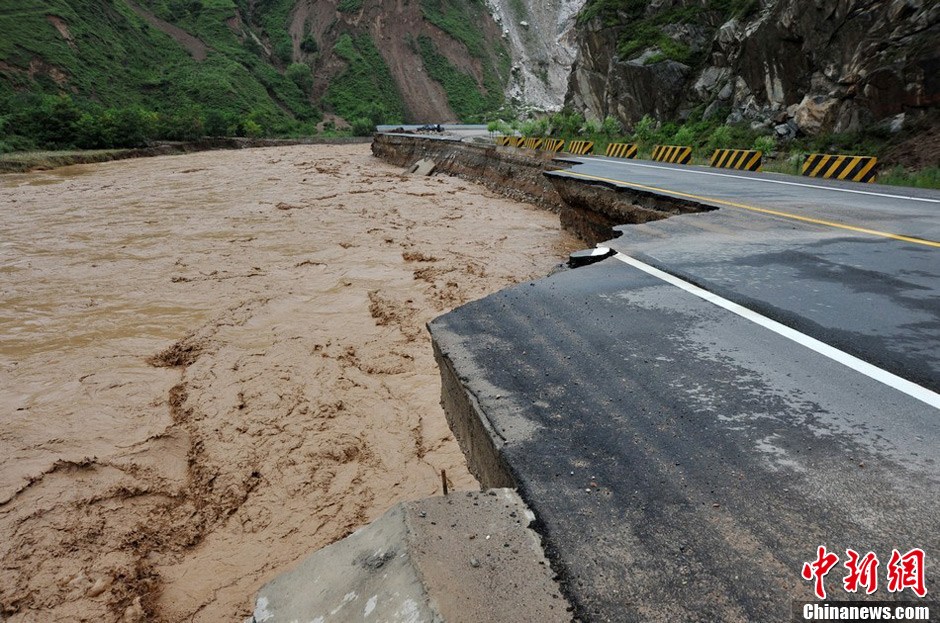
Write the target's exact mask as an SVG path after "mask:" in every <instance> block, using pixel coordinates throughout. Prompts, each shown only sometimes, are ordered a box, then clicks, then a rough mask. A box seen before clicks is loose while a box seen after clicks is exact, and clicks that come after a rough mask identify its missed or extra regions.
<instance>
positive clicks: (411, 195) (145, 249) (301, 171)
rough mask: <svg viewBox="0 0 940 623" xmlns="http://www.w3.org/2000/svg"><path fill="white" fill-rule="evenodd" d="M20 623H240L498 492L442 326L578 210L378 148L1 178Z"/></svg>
mask: <svg viewBox="0 0 940 623" xmlns="http://www.w3.org/2000/svg"><path fill="white" fill-rule="evenodd" d="M0 198H2V203H3V204H4V205H5V206H8V208H7V209H6V210H4V211H3V212H2V213H0V232H2V240H3V246H0V260H2V261H0V293H2V297H0V335H2V336H3V340H2V342H0V413H2V422H3V424H2V427H0V536H2V538H0V618H4V620H5V621H7V622H8V623H14V622H16V623H19V622H23V621H127V622H132V621H158V622H159V621H173V622H176V621H206V622H208V621H213V622H214V621H237V620H241V618H242V617H244V616H247V615H248V614H249V611H250V606H251V603H252V597H253V595H254V593H255V591H256V590H257V589H258V587H259V586H261V585H262V584H263V583H264V582H266V581H268V580H269V579H271V578H272V577H273V576H275V575H277V574H278V573H279V572H281V571H283V570H285V569H287V568H289V567H290V566H291V565H292V564H294V563H296V562H298V561H299V560H301V559H302V558H304V557H305V556H307V555H308V554H309V553H310V552H312V551H314V550H316V549H319V548H320V547H323V546H324V545H327V544H329V543H331V542H333V541H335V540H337V539H339V538H341V537H343V536H344V535H346V534H348V533H350V532H351V531H352V530H355V529H356V528H358V527H360V526H362V525H364V524H365V523H367V522H369V521H371V520H372V519H374V518H376V517H378V516H379V515H381V514H382V513H383V512H384V511H385V510H386V509H388V508H389V507H390V506H391V505H393V504H394V503H396V502H398V501H400V500H406V499H416V498H420V497H424V496H428V495H432V494H435V493H437V492H439V489H440V470H442V469H445V470H446V471H447V474H448V476H449V478H450V480H451V484H452V485H453V487H454V488H456V489H471V488H475V487H476V486H477V485H476V483H475V481H474V480H473V478H472V476H471V475H470V474H469V473H468V472H467V470H466V466H465V463H464V460H463V456H462V455H461V453H460V450H459V448H458V446H457V443H456V441H455V440H454V439H453V437H452V435H451V433H450V431H449V430H448V428H447V425H446V422H445V419H444V415H443V412H442V411H441V408H440V406H439V399H440V379H439V375H438V371H437V368H436V366H435V364H434V360H433V356H432V352H431V347H430V342H429V339H428V337H427V333H426V330H425V328H424V324H425V322H427V321H428V320H429V319H431V318H433V317H435V316H437V315H438V314H441V313H443V312H445V311H447V310H449V309H451V308H452V307H454V306H456V305H459V304H461V303H463V302H466V301H469V300H472V299H475V298H478V297H481V296H484V295H485V294H487V293H489V292H493V291H495V290H498V289H500V288H503V287H505V286H507V285H509V284H512V283H515V282H518V281H522V280H525V279H527V278H530V277H534V276H540V275H543V274H545V273H546V272H548V271H549V270H550V269H551V268H552V266H554V265H555V264H556V263H557V262H559V261H560V260H561V258H562V257H564V255H565V254H566V253H567V252H569V251H570V250H572V249H573V248H578V247H580V244H579V243H578V242H577V241H576V240H575V239H574V238H572V237H571V236H570V235H568V234H566V233H564V232H562V231H560V230H559V228H558V222H557V216H554V215H552V214H550V213H547V212H544V211H540V210H537V209H535V208H532V207H531V206H527V205H525V204H519V203H514V202H511V201H508V200H506V199H502V198H498V197H496V196H495V195H493V194H491V193H490V192H489V191H487V190H486V189H484V188H483V187H481V186H476V185H473V184H471V183H469V182H466V181H463V180H460V179H456V178H449V177H431V178H417V177H405V176H403V175H402V174H401V170H400V169H398V168H395V167H392V166H389V165H387V164H384V163H382V162H381V161H379V160H377V159H375V158H373V157H372V156H371V155H369V147H368V145H352V146H296V147H272V148H263V149H252V150H240V151H226V152H220V151H214V152H201V153H196V154H189V155H182V156H168V157H159V158H150V159H145V160H128V161H120V162H112V163H107V164H101V165H80V166H74V167H68V168H64V169H58V170H55V171H49V172H41V173H31V174H23V175H20V174H17V175H5V176H0Z"/></svg>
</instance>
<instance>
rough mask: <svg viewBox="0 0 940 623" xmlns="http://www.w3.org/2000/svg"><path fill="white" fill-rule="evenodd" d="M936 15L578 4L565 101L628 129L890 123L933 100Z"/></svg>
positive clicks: (938, 7)
mask: <svg viewBox="0 0 940 623" xmlns="http://www.w3.org/2000/svg"><path fill="white" fill-rule="evenodd" d="M938 22H940V4H938V3H937V2H935V1H932V0H831V1H827V2H821V1H817V0H653V1H652V2H646V1H640V0H588V3H587V5H586V6H585V8H584V10H583V11H582V13H581V14H580V16H579V32H578V38H577V44H578V58H577V60H576V61H575V64H574V68H573V71H572V74H571V78H570V82H569V89H568V94H567V97H566V103H567V104H568V105H569V106H571V107H572V108H574V109H577V110H583V111H585V112H586V114H587V116H588V117H589V118H596V119H602V118H604V117H605V116H606V115H613V116H615V117H617V118H618V119H619V120H620V121H622V122H623V123H625V124H626V125H628V126H632V125H633V124H634V123H636V122H637V121H638V120H639V119H640V118H641V117H643V116H644V115H647V114H649V115H651V116H654V117H657V118H660V119H665V120H675V119H684V118H687V117H688V116H689V115H690V114H695V113H698V114H701V115H703V116H704V117H705V118H706V119H708V118H712V119H716V120H722V121H723V120H727V121H729V122H741V121H744V122H750V123H752V124H755V126H763V127H766V128H771V127H772V128H773V129H774V131H775V132H776V133H777V135H778V136H780V137H790V136H793V135H794V134H796V133H797V132H801V133H805V134H810V135H812V134H817V133H820V132H853V131H858V130H861V129H863V128H866V127H869V126H871V125H872V124H873V123H878V122H884V125H885V127H892V126H893V129H895V130H896V129H898V128H900V127H902V126H904V125H905V124H907V125H910V124H911V123H913V122H916V121H917V120H918V119H920V118H922V117H924V116H925V115H928V114H929V113H930V111H931V110H932V109H933V110H935V109H936V107H937V105H938V104H940V79H938V76H940V47H938V46H937V41H938V40H940V25H938Z"/></svg>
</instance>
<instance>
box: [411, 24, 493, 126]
mask: <svg viewBox="0 0 940 623" xmlns="http://www.w3.org/2000/svg"><path fill="white" fill-rule="evenodd" d="M418 50H419V52H420V54H421V60H422V62H423V63H424V67H425V69H427V70H428V75H429V76H431V78H433V79H434V80H435V81H437V82H439V83H440V84H441V86H443V87H444V92H445V93H447V102H448V104H450V108H451V110H453V111H454V112H455V113H456V114H457V116H458V117H459V118H460V119H461V120H465V121H469V120H476V119H479V118H480V117H481V116H482V115H483V114H484V113H486V112H488V111H491V110H495V109H497V108H499V105H500V103H501V100H502V94H501V93H500V94H498V95H499V98H498V99H497V98H495V97H491V98H489V99H488V98H487V96H484V95H483V94H481V93H480V91H479V89H478V88H477V83H476V80H474V79H473V76H471V75H469V74H465V73H463V72H462V71H460V70H459V69H457V68H456V67H454V66H453V65H452V64H451V62H450V61H449V60H447V58H446V57H445V56H443V55H442V54H440V53H439V52H438V51H437V47H436V46H435V45H434V42H433V41H432V40H431V39H430V38H428V37H425V36H424V35H421V36H420V37H418Z"/></svg>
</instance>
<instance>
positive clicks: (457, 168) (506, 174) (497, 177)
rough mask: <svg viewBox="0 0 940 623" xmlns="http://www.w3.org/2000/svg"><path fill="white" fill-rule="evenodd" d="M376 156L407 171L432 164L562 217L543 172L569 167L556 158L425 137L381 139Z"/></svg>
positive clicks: (374, 148) (388, 136)
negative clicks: (425, 161) (425, 162)
mask: <svg viewBox="0 0 940 623" xmlns="http://www.w3.org/2000/svg"><path fill="white" fill-rule="evenodd" d="M372 153H373V154H374V155H375V156H376V157H378V158H381V159H383V160H385V161H386V162H389V163H391V164H394V165H397V166H400V167H408V166H410V165H412V164H414V163H415V162H417V161H418V160H420V159H428V160H433V161H434V163H435V164H436V167H435V171H437V172H441V173H447V174H448V175H456V176H457V177H460V178H463V179H467V180H472V181H476V182H480V183H482V184H483V185H485V186H486V187H487V188H489V189H490V190H492V191H494V192H497V193H499V194H501V195H503V196H504V197H509V198H510V199H517V200H520V201H526V202H528V203H534V204H535V205H538V206H540V207H542V208H546V209H548V210H551V211H553V212H558V211H560V210H561V208H562V203H561V197H559V196H558V193H557V192H555V190H554V188H553V187H552V184H551V182H549V181H548V179H546V178H545V176H544V175H543V173H544V172H545V171H554V170H557V169H562V168H565V167H566V166H568V165H567V164H565V163H562V162H556V161H554V160H553V157H552V156H553V154H550V153H548V152H541V151H531V150H521V149H513V150H509V149H500V148H497V147H496V146H495V145H480V144H474V143H463V142H460V141H456V140H453V141H451V140H441V139H437V138H427V137H423V136H417V135H414V136H408V135H401V134H378V135H376V137H375V139H374V140H373V141H372Z"/></svg>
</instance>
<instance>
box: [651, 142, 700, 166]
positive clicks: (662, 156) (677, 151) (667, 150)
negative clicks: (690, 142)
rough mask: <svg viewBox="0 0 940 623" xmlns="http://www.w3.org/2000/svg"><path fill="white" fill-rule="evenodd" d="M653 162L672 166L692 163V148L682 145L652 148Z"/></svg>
mask: <svg viewBox="0 0 940 623" xmlns="http://www.w3.org/2000/svg"><path fill="white" fill-rule="evenodd" d="M653 160H655V161H656V162H671V163H672V164H689V163H690V162H692V148H691V147H686V146H684V145H657V146H656V147H654V148H653Z"/></svg>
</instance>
